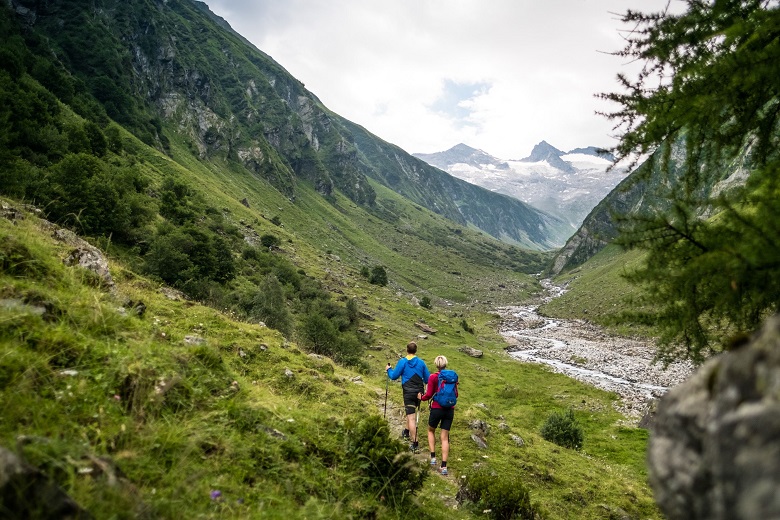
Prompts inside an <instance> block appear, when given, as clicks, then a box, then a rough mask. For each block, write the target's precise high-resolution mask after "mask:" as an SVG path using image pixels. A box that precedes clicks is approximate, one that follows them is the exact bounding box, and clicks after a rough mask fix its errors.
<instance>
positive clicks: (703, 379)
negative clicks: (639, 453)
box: [648, 315, 780, 520]
mask: <svg viewBox="0 0 780 520" xmlns="http://www.w3.org/2000/svg"><path fill="white" fill-rule="evenodd" d="M778 461H780V315H779V316H775V317H773V318H771V319H770V320H768V321H767V323H766V324H765V326H764V328H763V330H762V331H761V332H760V333H759V334H758V335H757V336H756V337H755V338H754V339H753V341H751V343H750V344H749V345H748V346H747V347H744V348H743V349H741V350H737V351H733V352H729V353H726V354H723V355H721V356H719V357H717V358H715V359H713V360H711V361H709V362H708V363H706V364H705V365H704V366H702V367H701V368H700V369H699V370H698V371H697V372H696V373H695V374H694V375H693V376H692V377H691V378H690V379H689V380H688V381H686V382H685V383H683V384H682V385H680V386H678V387H676V388H674V389H673V390H671V391H670V392H669V393H668V394H666V395H665V396H664V397H663V398H662V399H661V401H660V403H659V405H658V413H657V416H656V420H655V425H654V426H653V428H652V430H651V437H650V445H649V451H648V463H649V468H650V483H651V485H652V487H653V489H654V491H655V497H656V501H657V502H658V505H659V506H660V508H661V510H662V511H663V512H664V513H665V514H666V515H667V517H668V518H669V519H671V520H675V519H681V520H682V519H685V520H691V519H699V518H701V519H704V518H706V519H712V520H739V519H745V520H748V519H758V518H780V494H779V493H777V490H778V489H780V464H778Z"/></svg>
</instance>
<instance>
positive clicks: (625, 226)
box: [600, 0, 780, 363]
mask: <svg viewBox="0 0 780 520" xmlns="http://www.w3.org/2000/svg"><path fill="white" fill-rule="evenodd" d="M623 22H624V23H625V24H627V25H628V26H629V27H631V29H630V31H629V32H628V34H627V36H626V46H625V47H624V49H623V50H622V51H620V52H618V53H616V54H618V55H620V56H622V57H624V58H629V59H632V60H638V61H640V62H641V63H643V68H642V71H641V73H640V74H639V75H638V77H637V78H636V79H635V80H634V79H629V78H628V77H627V76H625V75H620V76H618V81H619V83H620V85H621V87H622V89H623V90H622V91H621V92H616V93H609V94H601V95H600V97H602V98H604V99H607V100H610V101H614V102H617V103H618V104H619V105H620V108H619V109H618V110H616V111H615V112H612V113H608V114H605V115H607V117H609V118H611V119H613V120H614V121H616V126H615V129H616V130H617V131H618V134H619V136H620V139H621V140H620V142H619V144H618V145H617V146H616V147H615V148H614V149H613V150H612V151H613V152H614V153H615V155H616V157H617V158H618V160H628V161H629V162H632V161H633V162H632V164H631V166H635V165H636V163H637V161H638V158H640V157H643V156H646V155H647V154H653V155H652V156H651V158H650V160H649V164H648V165H647V166H646V167H644V168H642V170H643V171H644V172H646V175H650V174H651V173H652V172H656V173H658V172H660V173H661V178H660V180H657V182H658V184H660V185H661V186H666V187H667V190H668V193H667V195H668V196H669V197H670V198H671V200H670V204H669V205H668V206H666V209H663V210H656V211H654V212H653V211H650V212H646V213H643V214H634V215H631V216H628V217H625V218H624V219H622V220H621V221H620V225H621V235H620V238H619V239H618V242H619V243H621V244H622V245H624V246H625V247H628V248H638V249H641V250H644V251H646V252H647V255H646V261H645V264H644V265H643V266H642V267H641V268H639V269H637V270H636V271H635V272H633V273H630V274H629V275H628V276H629V279H630V280H631V281H633V282H634V283H636V284H639V285H640V286H641V287H643V288H644V289H645V291H644V294H645V296H646V297H645V299H644V301H643V303H645V304H648V305H645V306H643V307H641V310H636V311H633V312H631V313H629V316H630V318H632V319H640V320H643V321H645V322H649V323H652V324H654V325H656V326H657V327H659V329H660V330H661V334H662V335H661V346H662V349H661V352H660V355H661V358H662V359H663V360H664V361H667V362H668V361H671V360H673V359H677V358H687V359H690V360H692V361H694V362H696V363H700V362H702V361H703V360H704V359H705V358H706V357H708V356H709V355H711V354H713V353H715V352H718V351H720V350H722V349H723V348H724V347H726V346H727V345H728V343H729V341H730V338H735V337H738V336H739V335H744V334H746V333H749V332H751V331H752V330H753V329H755V328H756V327H757V326H758V325H759V324H760V323H761V321H763V319H764V318H765V317H766V316H767V315H769V314H771V313H773V312H777V311H778V305H779V302H780V203H779V202H778V201H780V184H779V183H780V180H779V178H780V160H779V159H780V153H778V140H779V138H780V129H779V128H778V115H780V95H779V94H780V9H779V8H778V3H777V2H775V1H768V0H714V1H705V0H686V10H685V12H683V13H681V14H673V13H670V12H669V11H668V10H666V11H663V12H659V13H650V14H646V13H639V12H634V11H628V12H627V13H626V14H625V15H624V16H623ZM654 152H655V153H654ZM671 172H675V173H674V176H675V178H674V179H671V177H672V173H671ZM732 173H736V174H737V175H744V176H746V177H747V182H746V183H744V185H743V186H741V187H740V188H734V189H727V190H720V189H719V188H716V189H712V188H713V186H714V185H715V183H716V181H718V180H721V179H723V178H724V177H725V176H727V175H729V174H732ZM705 187H706V188H707V189H704V188H705ZM713 193H718V195H717V196H716V197H712V198H709V197H711V196H712V194H713ZM648 309H649V310H648Z"/></svg>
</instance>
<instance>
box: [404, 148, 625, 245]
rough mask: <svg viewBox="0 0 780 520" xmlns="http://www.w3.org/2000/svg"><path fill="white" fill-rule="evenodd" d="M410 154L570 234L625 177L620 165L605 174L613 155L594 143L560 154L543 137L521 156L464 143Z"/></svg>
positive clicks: (559, 151)
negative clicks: (534, 211) (544, 216)
mask: <svg viewBox="0 0 780 520" xmlns="http://www.w3.org/2000/svg"><path fill="white" fill-rule="evenodd" d="M414 156H415V157H418V158H420V159H422V160H424V161H426V162H427V163H429V164H432V165H434V166H436V167H438V168H441V169H443V170H445V171H447V172H449V173H450V174H451V175H453V176H455V177H458V178H459V179H463V180H465V181H468V182H470V183H472V184H476V185H478V186H482V187H483V188H486V189H489V190H491V191H494V192H497V193H503V194H505V195H509V196H511V197H514V198H516V199H518V200H521V201H523V202H525V203H527V204H529V205H531V206H533V207H535V208H539V209H541V210H543V211H545V212H547V213H549V214H552V215H555V216H557V217H559V218H561V219H562V220H564V221H565V222H566V223H567V224H568V230H569V236H570V235H571V234H572V233H573V232H574V231H575V230H576V228H577V227H578V226H579V225H580V224H581V223H582V221H583V219H584V218H585V216H586V215H587V214H588V213H589V212H590V210H591V209H593V207H594V206H595V205H596V204H598V202H599V201H601V199H602V198H603V197H604V196H605V195H606V194H607V193H609V191H610V190H612V188H614V187H615V185H616V184H617V183H618V182H620V180H621V179H622V178H623V176H624V175H625V172H624V171H622V170H620V169H615V170H612V171H609V172H608V171H607V168H608V167H609V165H610V164H611V161H612V158H611V156H610V155H609V154H608V153H606V154H605V153H604V152H600V151H599V150H598V149H597V148H596V147H592V146H591V147H587V148H577V149H575V150H571V151H569V152H562V151H561V150H558V149H557V148H555V147H554V146H552V145H550V144H549V143H547V142H546V141H542V142H540V143H539V144H537V145H536V146H534V149H533V150H532V151H531V154H530V155H529V156H528V157H526V158H524V159H520V160H503V159H497V158H495V157H493V156H491V155H489V154H487V153H485V152H483V151H482V150H476V149H474V148H471V147H469V146H466V145H464V144H459V145H456V146H454V147H453V148H451V149H449V150H447V151H444V152H438V153H432V154H414ZM567 238H568V236H567Z"/></svg>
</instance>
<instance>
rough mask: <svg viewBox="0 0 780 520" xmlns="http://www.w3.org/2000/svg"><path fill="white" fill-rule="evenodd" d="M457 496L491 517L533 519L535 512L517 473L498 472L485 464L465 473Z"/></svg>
mask: <svg viewBox="0 0 780 520" xmlns="http://www.w3.org/2000/svg"><path fill="white" fill-rule="evenodd" d="M457 499H458V502H459V503H461V504H463V503H464V502H469V503H471V504H472V505H473V506H474V508H475V509H477V510H478V511H481V512H483V513H484V512H486V513H487V514H488V515H489V517H490V518H496V519H501V520H504V519H511V518H527V519H529V520H533V519H534V518H535V516H536V512H535V508H534V507H533V506H532V505H531V497H530V495H529V493H528V490H527V489H526V488H525V486H523V484H522V483H521V482H520V480H519V478H518V477H517V476H515V475H507V474H506V473H502V474H497V473H496V472H493V471H490V470H489V469H487V468H479V469H477V470H476V471H473V472H471V473H468V474H467V475H466V478H465V479H463V480H462V482H461V486H460V489H459V490H458V495H457Z"/></svg>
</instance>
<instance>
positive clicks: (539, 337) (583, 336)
mask: <svg viewBox="0 0 780 520" xmlns="http://www.w3.org/2000/svg"><path fill="white" fill-rule="evenodd" d="M542 285H543V286H544V287H545V289H546V293H547V294H546V296H545V297H544V299H543V301H546V300H547V299H550V298H554V297H557V296H559V295H560V294H562V293H563V292H564V290H563V289H562V288H560V287H556V286H554V285H552V283H551V282H550V281H549V280H544V281H543V282H542ZM537 310H538V305H521V306H508V307H501V308H499V309H497V312H498V313H499V315H500V316H501V318H502V320H501V327H500V330H499V332H500V333H501V335H502V336H503V337H504V339H505V340H506V341H507V343H508V344H509V348H508V349H507V351H508V352H509V353H510V355H511V356H512V357H514V358H516V359H518V360H521V361H526V362H532V363H542V364H545V365H548V366H550V367H552V369H553V370H555V371H556V372H560V373H562V374H565V375H567V376H569V377H572V378H575V379H577V380H580V381H583V382H585V383H588V384H591V385H594V386H596V387H598V388H601V389H604V390H607V391H612V392H616V393H617V394H618V395H620V397H621V400H620V403H619V404H618V410H619V411H620V412H621V413H623V414H624V415H626V416H629V417H633V418H638V417H641V416H642V415H643V414H644V413H645V411H646V410H647V403H648V401H650V400H652V399H656V398H658V397H660V396H661V395H663V394H664V393H666V391H667V390H668V389H669V388H671V387H673V386H675V385H677V384H679V383H681V382H682V381H684V380H685V379H686V378H687V377H688V375H689V374H690V373H691V372H692V370H693V366H692V365H691V364H690V363H688V362H676V363H672V364H671V365H669V366H668V367H667V368H664V367H663V365H662V364H660V363H654V362H653V358H654V356H655V353H656V347H655V345H653V343H652V342H651V341H648V340H645V339H637V338H628V337H621V336H616V335H614V334H610V333H608V332H606V331H605V330H604V329H603V328H601V327H600V326H598V325H594V324H592V323H589V322H587V321H584V320H559V319H553V318H547V317H544V316H541V315H539V314H538V312H537Z"/></svg>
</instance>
